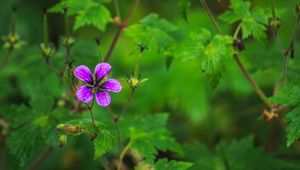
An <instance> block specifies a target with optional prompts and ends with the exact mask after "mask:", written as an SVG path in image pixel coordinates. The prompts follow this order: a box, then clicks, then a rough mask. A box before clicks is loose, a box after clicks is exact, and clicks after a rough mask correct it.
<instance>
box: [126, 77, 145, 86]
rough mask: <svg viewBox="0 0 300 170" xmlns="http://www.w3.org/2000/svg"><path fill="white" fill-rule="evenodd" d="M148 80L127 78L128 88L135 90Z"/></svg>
mask: <svg viewBox="0 0 300 170" xmlns="http://www.w3.org/2000/svg"><path fill="white" fill-rule="evenodd" d="M147 80H148V78H144V79H137V78H135V77H129V78H128V79H127V82H128V84H129V87H131V88H132V89H136V88H138V87H139V86H140V85H142V84H144V83H145V82H146V81H147Z"/></svg>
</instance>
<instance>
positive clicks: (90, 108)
mask: <svg viewBox="0 0 300 170" xmlns="http://www.w3.org/2000/svg"><path fill="white" fill-rule="evenodd" d="M94 103H95V98H93V101H92V105H91V106H89V105H88V104H87V103H85V105H86V107H87V108H88V110H89V112H90V115H91V119H92V124H93V127H94V128H95V127H96V124H95V118H94V113H93V111H92V109H93V107H94Z"/></svg>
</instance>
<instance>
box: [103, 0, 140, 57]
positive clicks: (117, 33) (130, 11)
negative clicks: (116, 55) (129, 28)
mask: <svg viewBox="0 0 300 170" xmlns="http://www.w3.org/2000/svg"><path fill="white" fill-rule="evenodd" d="M139 2H140V0H134V1H133V3H132V5H131V7H130V9H129V12H128V14H127V15H126V17H125V19H124V21H123V22H121V24H120V25H119V27H118V29H117V31H116V32H115V35H114V38H113V40H112V42H111V44H110V47H109V49H108V52H107V54H106V56H105V58H104V60H103V62H108V60H109V59H110V57H111V55H112V52H113V50H114V48H115V46H116V44H117V42H118V40H119V38H120V35H121V32H122V31H123V30H124V28H125V27H126V25H127V24H128V22H129V19H130V18H131V16H132V15H133V12H134V11H135V9H136V8H137V6H138V4H139Z"/></svg>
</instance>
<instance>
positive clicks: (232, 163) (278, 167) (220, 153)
mask: <svg viewBox="0 0 300 170" xmlns="http://www.w3.org/2000/svg"><path fill="white" fill-rule="evenodd" d="M185 151H186V155H185V158H186V159H187V161H190V162H193V163H194V164H193V166H192V167H191V170H198V169H207V170H219V169H228V167H227V168H226V165H225V162H224V159H225V160H226V161H227V162H228V166H229V168H230V169H240V170H253V169H272V170H282V169H289V170H297V169H298V168H299V163H298V162H297V161H291V160H285V161H284V160H281V159H277V158H275V157H274V156H272V155H269V154H267V153H266V152H265V151H264V150H263V149H262V148H260V147H255V146H254V145H253V136H249V137H245V138H242V139H240V140H233V141H232V142H230V143H228V142H224V141H223V142H221V143H219V144H218V145H217V148H216V151H215V152H214V153H212V152H209V150H208V149H207V148H206V147H205V146H204V145H202V144H200V143H194V144H190V145H186V147H185Z"/></svg>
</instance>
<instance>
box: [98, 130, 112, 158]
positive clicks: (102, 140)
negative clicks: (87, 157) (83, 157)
mask: <svg viewBox="0 0 300 170" xmlns="http://www.w3.org/2000/svg"><path fill="white" fill-rule="evenodd" d="M93 143H94V149H95V155H94V159H97V158H99V157H101V156H102V155H103V154H105V153H106V152H108V151H109V150H110V149H111V147H112V145H113V144H114V138H113V136H112V135H111V134H110V132H109V131H107V130H102V131H101V133H100V134H98V136H97V137H96V139H95V140H94V141H93Z"/></svg>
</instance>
